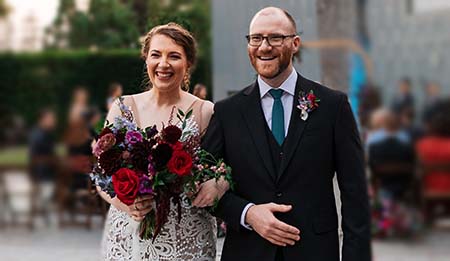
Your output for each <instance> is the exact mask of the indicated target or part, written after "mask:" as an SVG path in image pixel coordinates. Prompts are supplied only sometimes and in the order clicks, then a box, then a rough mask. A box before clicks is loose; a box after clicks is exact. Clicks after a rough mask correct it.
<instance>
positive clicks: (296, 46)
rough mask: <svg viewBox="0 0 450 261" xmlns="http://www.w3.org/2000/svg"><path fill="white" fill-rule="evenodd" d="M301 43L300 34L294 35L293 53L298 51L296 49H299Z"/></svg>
mask: <svg viewBox="0 0 450 261" xmlns="http://www.w3.org/2000/svg"><path fill="white" fill-rule="evenodd" d="M301 44H302V39H301V38H300V36H298V35H296V36H295V37H294V38H293V41H292V47H293V51H294V52H293V53H294V54H296V53H298V50H300V46H301Z"/></svg>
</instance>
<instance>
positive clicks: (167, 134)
mask: <svg viewBox="0 0 450 261" xmlns="http://www.w3.org/2000/svg"><path fill="white" fill-rule="evenodd" d="M161 134H162V138H163V140H164V141H166V142H168V143H170V144H175V143H176V142H177V141H178V139H180V137H181V134H182V132H181V129H180V128H178V127H177V126H175V125H169V126H167V127H165V128H164V129H163V130H162V132H161Z"/></svg>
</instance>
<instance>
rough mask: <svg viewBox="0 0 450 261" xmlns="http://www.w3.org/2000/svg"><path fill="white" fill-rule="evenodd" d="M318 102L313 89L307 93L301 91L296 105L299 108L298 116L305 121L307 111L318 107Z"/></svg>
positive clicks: (309, 111)
mask: <svg viewBox="0 0 450 261" xmlns="http://www.w3.org/2000/svg"><path fill="white" fill-rule="evenodd" d="M319 102H320V99H318V98H317V97H316V95H315V94H314V92H313V90H310V91H309V93H305V92H303V91H301V92H300V94H299V97H298V105H297V108H299V109H300V110H301V114H300V118H301V119H302V120H304V121H306V119H308V115H309V113H311V112H312V111H313V110H315V109H316V108H317V107H319Z"/></svg>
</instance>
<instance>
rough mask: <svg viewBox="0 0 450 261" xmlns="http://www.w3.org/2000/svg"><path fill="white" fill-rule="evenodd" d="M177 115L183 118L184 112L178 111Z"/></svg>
mask: <svg viewBox="0 0 450 261" xmlns="http://www.w3.org/2000/svg"><path fill="white" fill-rule="evenodd" d="M178 114H180V115H181V116H183V117H184V112H183V111H182V110H180V109H178Z"/></svg>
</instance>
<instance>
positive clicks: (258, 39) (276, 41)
mask: <svg viewBox="0 0 450 261" xmlns="http://www.w3.org/2000/svg"><path fill="white" fill-rule="evenodd" d="M295 36H296V34H289V35H282V34H269V35H268V36H263V35H261V34H250V35H246V36H245V38H247V42H248V44H249V45H250V46H253V47H259V46H261V44H262V43H263V42H264V39H266V40H267V43H269V45H270V46H281V45H282V44H283V42H284V39H285V38H288V37H295Z"/></svg>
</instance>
